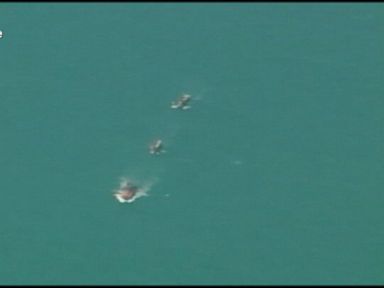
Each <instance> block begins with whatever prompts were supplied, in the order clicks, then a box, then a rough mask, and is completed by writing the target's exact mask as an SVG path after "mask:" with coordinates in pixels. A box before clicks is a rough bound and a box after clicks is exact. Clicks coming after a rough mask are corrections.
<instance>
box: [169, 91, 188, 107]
mask: <svg viewBox="0 0 384 288" xmlns="http://www.w3.org/2000/svg"><path fill="white" fill-rule="evenodd" d="M190 100H191V95H189V94H183V95H182V96H181V97H180V98H179V99H177V100H176V101H173V102H172V103H171V108H172V109H183V110H185V109H189V108H190V106H188V105H187V104H188V102H189V101H190Z"/></svg>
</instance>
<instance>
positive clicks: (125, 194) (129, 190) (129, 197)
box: [114, 181, 139, 203]
mask: <svg viewBox="0 0 384 288" xmlns="http://www.w3.org/2000/svg"><path fill="white" fill-rule="evenodd" d="M138 192H139V187H138V186H136V185H133V184H132V183H130V182H127V181H125V182H123V183H122V184H121V186H120V189H119V190H118V191H117V192H116V193H115V194H114V196H115V197H116V199H117V200H118V201H119V202H121V203H124V202H128V203H131V202H133V201H134V200H135V199H136V198H137V197H135V196H136V195H137V193H138Z"/></svg>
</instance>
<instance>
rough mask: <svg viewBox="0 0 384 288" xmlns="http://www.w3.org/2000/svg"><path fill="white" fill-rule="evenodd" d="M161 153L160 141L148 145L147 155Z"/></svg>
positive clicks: (161, 143) (161, 145)
mask: <svg viewBox="0 0 384 288" xmlns="http://www.w3.org/2000/svg"><path fill="white" fill-rule="evenodd" d="M161 152H163V141H161V140H160V139H158V140H156V141H155V142H154V143H152V144H151V145H149V153H151V154H160V153H161Z"/></svg>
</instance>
